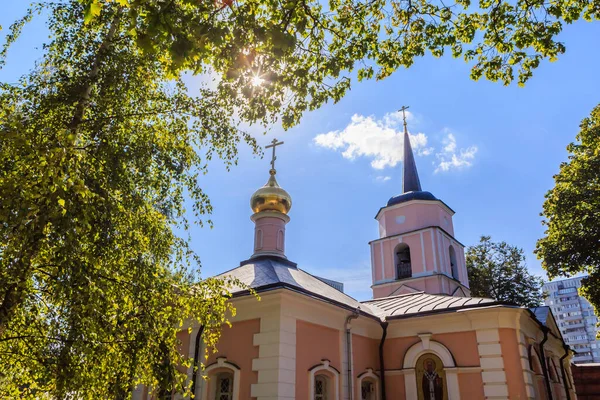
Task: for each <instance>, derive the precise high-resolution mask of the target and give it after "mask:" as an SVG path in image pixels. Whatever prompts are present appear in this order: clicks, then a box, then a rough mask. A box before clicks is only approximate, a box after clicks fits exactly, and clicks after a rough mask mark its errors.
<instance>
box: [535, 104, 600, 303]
mask: <svg viewBox="0 0 600 400" xmlns="http://www.w3.org/2000/svg"><path fill="white" fill-rule="evenodd" d="M576 139H577V141H576V142H575V143H571V144H569V145H568V146H567V150H568V152H569V160H568V161H566V162H563V163H561V165H560V171H559V173H558V174H556V175H555V176H554V182H555V185H554V188H552V189H551V190H549V191H548V193H547V194H546V200H545V201H544V210H543V212H542V214H541V215H542V216H543V217H544V220H543V222H542V223H543V224H544V225H545V226H546V231H545V233H544V237H543V238H541V239H540V240H538V242H537V248H536V253H537V256H538V257H539V258H540V259H541V260H542V267H544V269H546V271H547V272H548V276H549V277H550V278H555V277H558V276H571V275H575V274H578V273H586V274H588V276H587V277H586V278H584V279H583V280H582V286H581V289H580V292H581V293H582V294H583V295H584V296H585V297H586V298H587V299H588V300H589V301H590V303H592V305H593V306H594V307H595V308H596V310H598V309H600V245H599V244H600V105H598V106H596V107H595V108H594V109H593V110H592V112H591V114H590V116H589V117H587V118H585V119H584V120H583V121H582V122H581V125H580V131H579V134H578V135H577V137H576Z"/></svg>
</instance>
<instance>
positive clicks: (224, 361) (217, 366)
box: [202, 357, 240, 400]
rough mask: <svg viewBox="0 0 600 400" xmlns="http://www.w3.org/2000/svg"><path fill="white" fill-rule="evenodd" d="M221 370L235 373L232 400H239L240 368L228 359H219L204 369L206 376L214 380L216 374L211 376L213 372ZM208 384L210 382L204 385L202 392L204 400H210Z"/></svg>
mask: <svg viewBox="0 0 600 400" xmlns="http://www.w3.org/2000/svg"><path fill="white" fill-rule="evenodd" d="M221 368H225V369H228V370H230V371H231V372H232V373H233V399H232V400H239V398H240V368H239V367H238V366H237V365H235V364H234V363H231V362H229V361H227V358H226V357H219V358H217V361H216V362H214V363H212V364H211V365H209V366H207V367H206V368H205V369H204V374H205V375H206V376H208V377H209V378H211V379H212V378H213V377H214V374H211V371H213V370H215V369H221ZM211 375H213V377H211ZM207 383H208V382H205V384H204V385H203V386H204V388H203V390H202V398H203V399H204V400H210V399H209V397H208V396H209V393H208V387H209V386H210V385H208V384H207Z"/></svg>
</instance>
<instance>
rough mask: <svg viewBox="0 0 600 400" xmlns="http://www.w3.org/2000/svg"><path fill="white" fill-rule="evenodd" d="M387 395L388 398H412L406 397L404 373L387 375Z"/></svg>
mask: <svg viewBox="0 0 600 400" xmlns="http://www.w3.org/2000/svg"><path fill="white" fill-rule="evenodd" d="M385 396H386V398H387V400H412V399H407V398H406V391H405V389H404V375H386V376H385ZM414 400H416V399H414Z"/></svg>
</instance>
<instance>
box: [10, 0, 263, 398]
mask: <svg viewBox="0 0 600 400" xmlns="http://www.w3.org/2000/svg"><path fill="white" fill-rule="evenodd" d="M50 11H51V14H50V17H49V18H50V19H49V26H50V29H51V31H52V32H53V37H52V40H51V42H49V43H48V44H47V47H46V49H47V50H46V53H45V56H44V58H43V59H42V60H41V62H40V63H39V64H38V65H37V66H36V68H35V70H34V71H32V73H30V74H29V75H27V76H24V77H23V78H22V79H21V80H20V82H19V83H18V84H16V85H9V84H5V83H3V84H2V85H1V87H0V137H1V138H2V139H1V141H0V197H1V198H2V202H0V398H41V397H51V398H57V399H63V398H69V397H72V398H125V397H127V396H129V394H130V391H131V388H132V387H133V386H134V385H135V384H136V383H138V382H142V383H145V384H147V385H149V386H151V387H154V388H157V389H161V390H163V391H171V390H177V391H179V392H184V391H185V389H184V388H183V385H184V380H185V374H182V373H181V372H180V371H179V369H178V368H179V367H185V366H188V365H189V364H190V360H188V359H187V357H183V356H181V355H180V353H179V352H178V340H177V332H178V331H179V330H182V329H183V330H185V329H187V326H188V325H186V324H188V323H194V322H195V323H199V324H202V325H203V326H204V327H205V329H204V340H205V341H206V342H207V344H208V346H209V347H211V346H213V345H214V344H215V343H216V340H217V339H218V336H219V332H220V329H221V326H222V324H223V323H225V322H226V319H227V318H229V316H231V315H232V314H233V313H234V310H233V308H232V307H231V305H230V304H229V303H227V299H228V298H229V297H230V295H229V288H230V287H231V285H232V284H235V283H236V282H233V281H225V282H221V281H218V280H215V279H206V280H200V279H198V277H197V276H195V275H193V270H192V269H191V267H192V266H193V265H194V264H195V262H196V260H195V258H194V256H193V254H192V252H191V250H190V249H189V248H188V241H187V240H185V239H184V238H182V237H178V236H177V235H176V234H175V229H181V228H185V227H186V226H187V224H188V221H187V219H186V210H185V205H186V204H188V205H190V206H191V208H192V209H191V210H190V211H192V212H193V213H194V214H195V219H197V220H199V219H200V218H201V215H202V214H205V213H206V212H208V211H210V203H208V202H207V199H206V195H205V193H203V192H202V190H201V189H200V187H199V181H200V179H201V176H202V174H203V173H204V172H205V171H206V163H207V162H208V160H210V159H211V157H213V156H218V157H220V158H221V159H223V160H224V161H225V162H226V164H227V165H230V164H231V163H233V162H235V157H236V154H237V147H238V144H239V143H240V142H241V141H245V142H247V143H249V144H250V146H251V147H253V148H256V144H255V142H254V140H253V139H252V138H251V137H249V136H248V135H247V134H245V133H244V132H241V131H239V130H238V129H237V128H236V125H235V121H234V120H232V118H231V115H232V114H233V110H234V107H235V103H233V102H230V101H228V99H227V98H225V97H223V96H219V95H218V94H217V93H214V92H211V91H210V90H207V89H201V90H200V92H199V93H197V94H196V95H195V96H191V95H189V94H188V92H187V89H186V88H185V86H184V85H183V83H182V82H181V80H180V79H168V71H166V70H165V69H164V68H162V67H161V61H160V60H159V57H158V56H152V55H149V54H142V53H141V52H140V51H139V49H138V48H137V47H136V46H135V44H134V42H133V39H132V38H131V37H129V36H128V35H126V34H125V32H126V27H125V26H124V25H123V24H122V23H120V21H119V19H120V14H119V13H108V12H107V13H104V14H101V15H99V16H98V17H97V18H96V19H95V20H94V21H93V22H90V23H88V24H84V23H83V18H82V16H83V12H84V10H83V6H81V5H79V4H69V5H60V4H59V5H54V6H52V7H51V8H50ZM184 199H186V201H185V202H184ZM188 199H189V200H188Z"/></svg>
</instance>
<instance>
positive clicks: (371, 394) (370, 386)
mask: <svg viewBox="0 0 600 400" xmlns="http://www.w3.org/2000/svg"><path fill="white" fill-rule="evenodd" d="M375 396H376V393H375V382H372V381H371V380H370V379H365V380H363V381H362V383H361V384H360V398H361V400H375Z"/></svg>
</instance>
